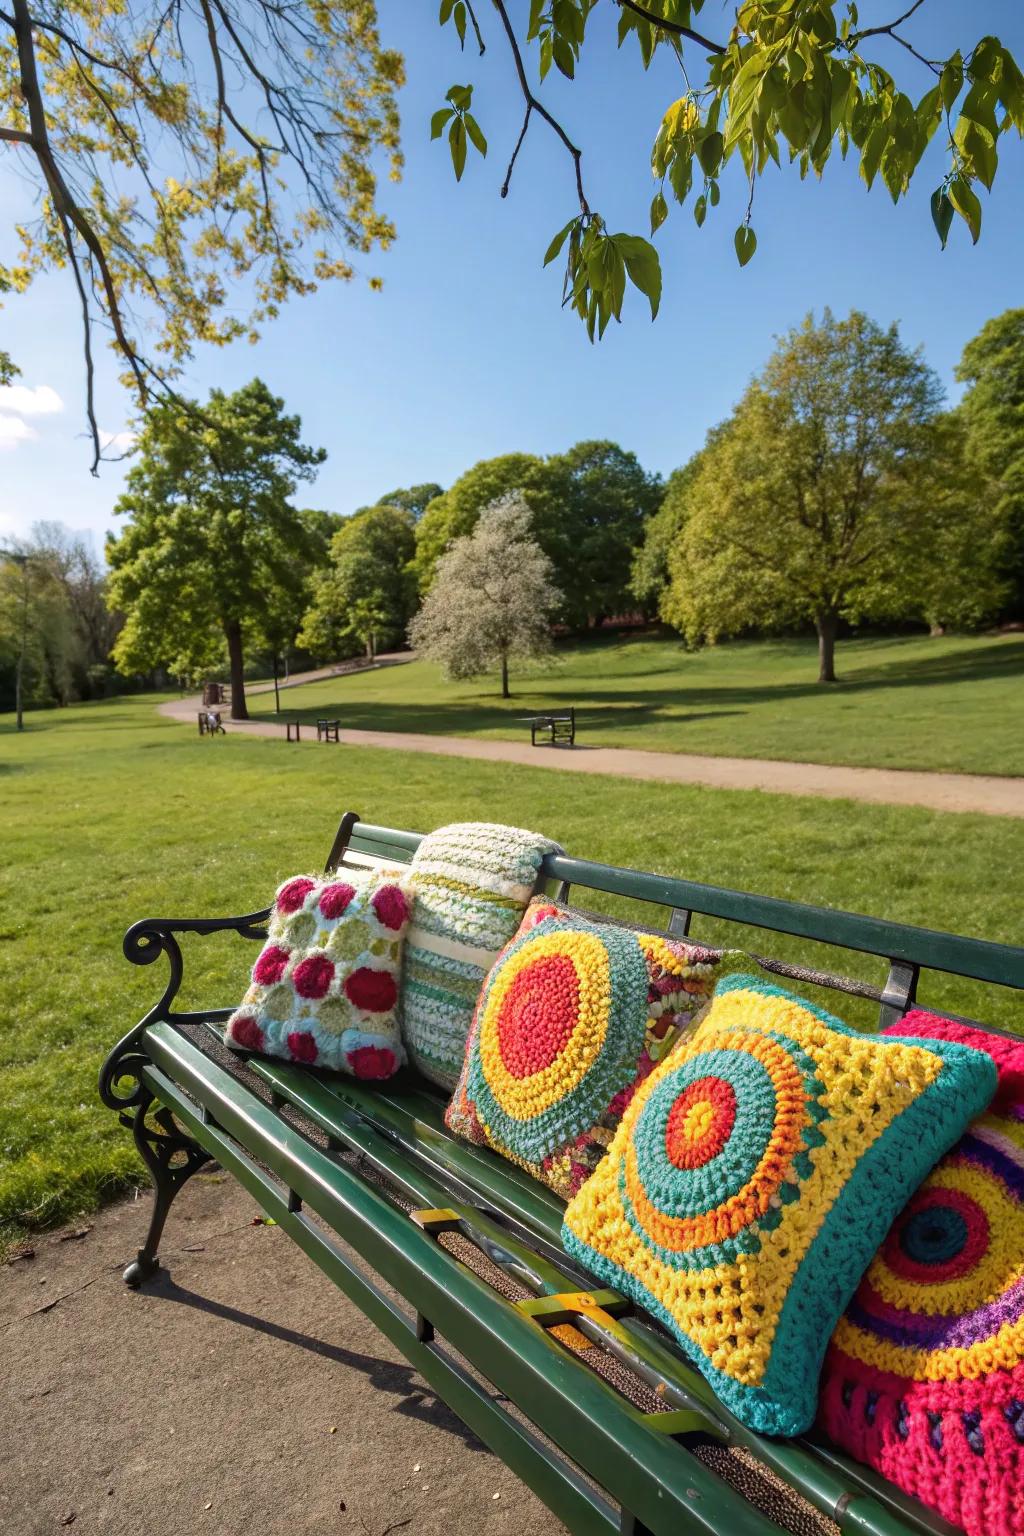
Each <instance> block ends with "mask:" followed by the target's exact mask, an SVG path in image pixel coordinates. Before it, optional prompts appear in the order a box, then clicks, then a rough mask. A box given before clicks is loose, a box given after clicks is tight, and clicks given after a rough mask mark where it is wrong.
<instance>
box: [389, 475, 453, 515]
mask: <svg viewBox="0 0 1024 1536" xmlns="http://www.w3.org/2000/svg"><path fill="white" fill-rule="evenodd" d="M443 495H444V487H443V486H440V485H437V484H436V483H435V482H434V481H433V480H428V481H427V482H426V483H425V484H424V485H409V486H406V487H405V488H404V489H400V490H397V491H388V493H387V495H386V496H381V497H379V498H378V500H377V505H378V507H401V508H402V509H403V511H405V512H408V513H409V514H410V515H411V517H412V520H413V522H414V523H418V522H419V520H420V518H421V517H422V516H423V514H424V512H425V511H426V510H427V507H428V506H429V505H430V503H431V502H432V501H433V500H434V498H435V497H436V496H443Z"/></svg>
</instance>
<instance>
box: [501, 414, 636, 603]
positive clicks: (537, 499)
mask: <svg viewBox="0 0 1024 1536" xmlns="http://www.w3.org/2000/svg"><path fill="white" fill-rule="evenodd" d="M662 490H663V487H662V484H661V481H660V479H659V478H658V477H657V476H656V475H650V474H648V473H647V472H646V471H645V470H644V469H643V468H642V467H641V465H640V461H639V460H638V459H637V457H636V454H634V453H628V452H627V451H626V450H625V449H623V448H620V447H619V445H618V443H610V442H606V441H592V442H584V443H577V444H576V445H575V447H573V448H570V449H569V451H568V452H567V453H559V454H554V455H552V457H551V458H549V459H547V460H545V462H544V465H543V468H542V469H541V470H540V471H539V472H538V474H537V476H536V489H535V491H534V494H533V495H532V496H529V497H528V500H529V501H530V503H531V505H532V506H533V508H534V529H535V532H536V538H537V542H538V544H539V545H540V547H541V549H543V550H544V553H545V554H546V555H547V556H548V557H549V559H550V560H551V563H552V566H553V567H554V572H555V581H556V584H557V585H558V587H559V588H560V589H561V592H562V607H561V611H560V615H559V616H560V618H561V619H562V620H563V621H564V622H565V623H567V624H570V625H571V626H572V627H573V628H582V627H584V626H588V625H589V626H593V625H594V624H597V623H599V622H600V621H601V619H602V618H606V617H608V616H609V615H612V614H617V613H625V612H627V611H628V610H630V609H632V608H633V607H634V606H635V601H636V599H635V596H634V593H633V590H632V586H631V582H630V574H631V567H632V563H633V560H634V557H635V555H636V552H637V550H638V548H639V547H640V544H641V543H642V541H643V536H644V527H645V524H646V522H647V520H648V518H649V517H651V515H652V514H653V513H654V512H655V511H656V510H657V508H658V505H659V504H660V502H661V497H662Z"/></svg>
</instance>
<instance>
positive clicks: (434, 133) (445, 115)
mask: <svg viewBox="0 0 1024 1536" xmlns="http://www.w3.org/2000/svg"><path fill="white" fill-rule="evenodd" d="M454 116H455V110H454V108H453V107H441V108H439V110H438V111H437V112H435V113H434V115H433V117H432V118H431V119H430V137H431V138H432V139H439V138H440V137H441V135H442V133H443V132H444V127H445V124H446V123H447V121H448V119H449V118H451V117H454Z"/></svg>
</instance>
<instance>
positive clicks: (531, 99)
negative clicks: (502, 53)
mask: <svg viewBox="0 0 1024 1536" xmlns="http://www.w3.org/2000/svg"><path fill="white" fill-rule="evenodd" d="M493 5H494V9H495V10H496V11H497V13H498V15H499V16H500V17H501V24H502V26H503V27H504V28H505V36H506V37H507V38H508V44H509V47H510V48H511V50H512V58H513V60H514V61H515V66H516V74H517V75H518V77H519V87H520V90H521V91H522V93H523V99H524V100H525V102H526V107H527V113H526V121H525V122H524V124H523V127H522V130H521V132H520V134H519V141H518V143H517V144H516V147H515V152H514V153H513V156H512V160H511V162H510V163H509V168H508V172H507V173H506V176H505V185H504V188H503V190H502V196H503V197H504V196H505V195H506V194H507V192H508V184H509V180H510V178H511V175H512V166H513V165H514V164H515V160H516V155H518V153H519V146H520V144H522V142H523V138H524V136H525V134H526V129H527V127H528V125H529V116H530V112H531V111H532V112H536V113H537V116H538V117H542V118H543V119H544V121H545V122H546V123H547V125H548V127H549V128H552V129H554V131H555V133H556V134H557V135H558V137H559V138H560V139H561V141H562V143H563V144H564V145H565V147H566V149H567V150H568V151H569V154H570V155H571V156H572V162H573V168H574V170H575V172H576V195H577V197H578V198H579V201H580V210H581V212H582V213H583V214H584V215H585V216H586V217H587V218H589V217H590V204H589V203H588V202H587V198H586V194H585V192H584V191H583V172H582V170H581V167H580V161H581V160H582V158H583V151H582V150H581V149H577V147H576V145H575V144H574V143H573V142H572V140H571V139H570V137H569V135H568V134H567V133H566V131H565V129H564V128H563V127H562V125H561V123H560V122H559V121H558V119H557V118H556V117H552V115H551V113H550V112H549V111H548V109H547V107H546V106H545V105H544V103H543V102H541V101H538V100H537V97H536V96H535V95H534V94H533V92H532V91H531V89H530V82H529V81H528V80H527V78H526V66H525V65H524V64H523V55H522V51H521V50H520V47H519V42H518V40H517V38H516V34H515V31H514V30H513V27H512V23H511V21H509V17H508V11H507V10H506V9H505V5H504V0H493Z"/></svg>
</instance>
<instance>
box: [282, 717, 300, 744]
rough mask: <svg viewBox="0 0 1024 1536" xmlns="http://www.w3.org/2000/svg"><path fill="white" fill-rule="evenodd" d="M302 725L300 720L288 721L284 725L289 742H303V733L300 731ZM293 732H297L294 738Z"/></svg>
mask: <svg viewBox="0 0 1024 1536" xmlns="http://www.w3.org/2000/svg"><path fill="white" fill-rule="evenodd" d="M301 725H302V722H301V721H300V720H286V721H285V723H284V729H285V735H286V736H287V737H288V740H289V741H301V740H302V735H301V731H300V728H301ZM292 731H294V732H295V735H294V736H292Z"/></svg>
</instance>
